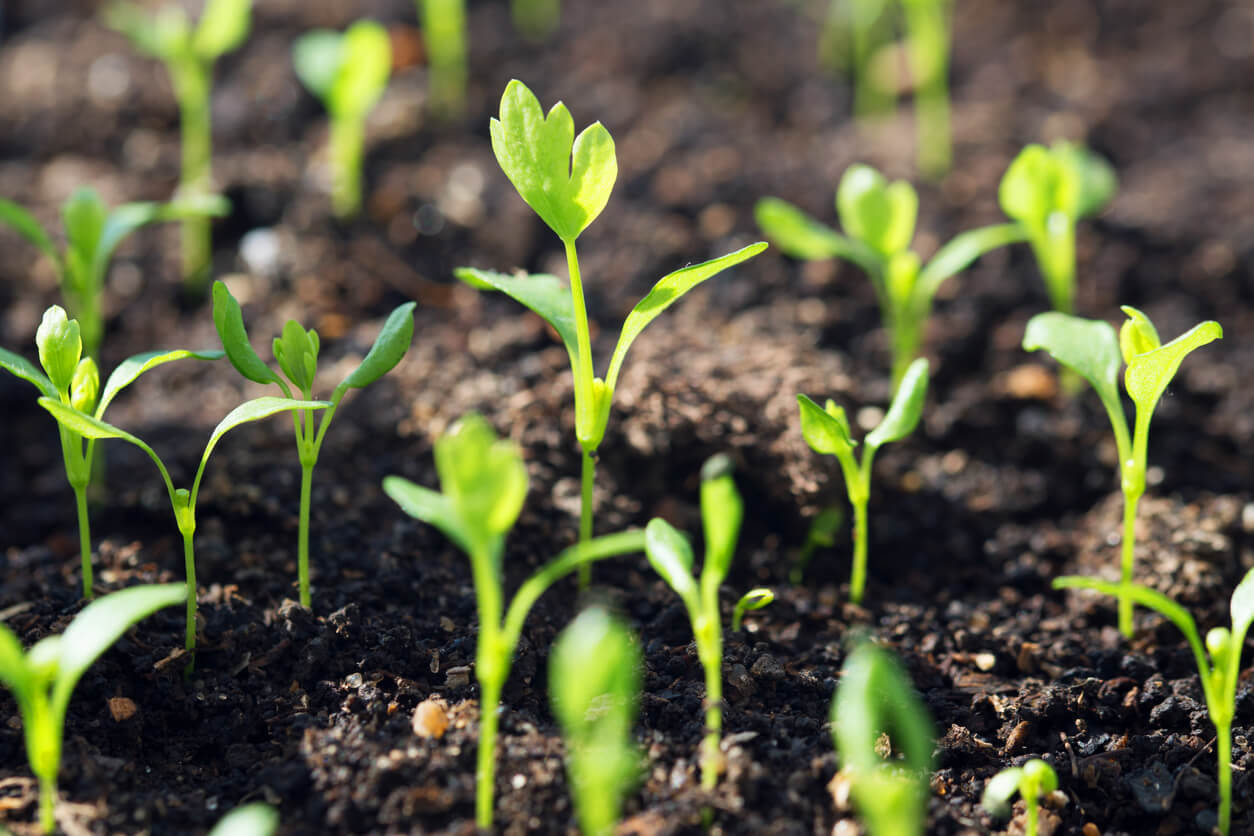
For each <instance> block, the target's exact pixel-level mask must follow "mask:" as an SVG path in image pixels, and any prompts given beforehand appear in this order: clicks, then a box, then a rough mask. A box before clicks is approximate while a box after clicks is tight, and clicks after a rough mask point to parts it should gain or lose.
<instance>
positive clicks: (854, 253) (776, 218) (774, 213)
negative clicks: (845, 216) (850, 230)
mask: <svg viewBox="0 0 1254 836" xmlns="http://www.w3.org/2000/svg"><path fill="white" fill-rule="evenodd" d="M753 216H754V219H755V220H757V222H758V227H759V228H760V229H761V230H762V232H763V233H764V234H765V235H766V237H767V238H770V239H771V243H773V244H774V245H775V246H777V247H779V248H780V249H781V250H783V251H784V253H785V255H789V256H792V257H793V258H803V259H808V260H818V259H824V258H843V259H845V260H846V261H852V262H853V263H854V264H856V265H858V266H859V267H861V268H862V269H863V270H865V271H866V272H867V273H868V274H870V275H872V276H878V275H880V274H881V273H883V272H884V267H885V265H884V259H883V257H882V256H880V254H879V253H877V252H875V251H874V250H873V249H871V248H870V247H868V246H867V245H866V244H864V243H862V242H861V241H855V240H854V239H853V238H848V237H846V236H844V235H841V234H840V233H838V232H836V231H835V230H833V229H831V228H829V227H828V226H826V225H824V224H822V223H819V222H818V221H817V220H815V219H814V218H812V217H810V216H809V215H807V214H806V213H805V212H802V211H801V210H800V209H798V208H797V207H796V206H793V205H792V204H791V203H788V202H786V201H783V200H780V199H779V198H775V197H766V198H763V199H762V200H759V201H758V202H757V205H756V206H754V207H753Z"/></svg>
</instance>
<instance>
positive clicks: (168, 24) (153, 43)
mask: <svg viewBox="0 0 1254 836" xmlns="http://www.w3.org/2000/svg"><path fill="white" fill-rule="evenodd" d="M104 23H105V25H106V26H108V27H109V28H110V29H114V30H116V31H118V32H121V33H122V34H123V35H125V36H126V37H128V38H130V40H131V43H132V44H133V45H134V46H135V48H136V49H138V50H139V51H140V52H143V53H146V54H147V55H150V56H152V57H153V58H157V59H159V60H162V61H166V60H169V59H170V58H173V57H174V56H175V55H176V54H178V53H179V52H182V51H184V50H186V49H187V48H188V46H189V44H190V40H191V27H190V26H189V24H188V22H187V15H186V14H185V13H184V12H183V10H182V9H181V8H179V7H178V6H176V5H173V4H171V5H166V6H163V7H161V9H159V10H158V11H157V13H156V14H155V15H150V14H148V12H147V11H146V10H144V9H143V8H141V7H140V6H137V5H135V4H134V3H127V2H115V3H112V4H110V5H109V6H108V7H107V8H106V9H105V12H104Z"/></svg>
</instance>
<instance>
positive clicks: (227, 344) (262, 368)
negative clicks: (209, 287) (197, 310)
mask: <svg viewBox="0 0 1254 836" xmlns="http://www.w3.org/2000/svg"><path fill="white" fill-rule="evenodd" d="M213 325H214V327H215V328H217V329H218V338H219V339H221V340H222V347H223V348H224V349H226V357H227V359H228V360H230V361H231V365H232V366H234V367H235V370H236V371H238V372H239V373H240V374H242V375H243V376H244V377H246V378H248V379H249V380H251V381H253V382H254V383H279V376H278V375H277V374H275V373H274V370H273V369H271V368H270V367H269V366H267V365H266V364H265V363H263V362H261V358H260V357H258V356H257V352H256V351H253V347H252V345H251V344H250V343H249V342H248V331H247V330H246V329H245V327H244V312H243V311H242V310H240V306H239V302H236V301H235V297H234V296H232V295H231V291H230V290H229V289H228V288H227V286H226V284H225V283H223V282H222V281H221V280H218V281H215V282H214V283H213Z"/></svg>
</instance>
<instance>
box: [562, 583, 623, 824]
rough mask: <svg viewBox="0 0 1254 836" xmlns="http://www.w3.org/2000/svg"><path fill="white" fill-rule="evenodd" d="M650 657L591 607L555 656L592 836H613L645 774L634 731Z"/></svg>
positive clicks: (565, 728) (578, 807) (582, 813)
mask: <svg viewBox="0 0 1254 836" xmlns="http://www.w3.org/2000/svg"><path fill="white" fill-rule="evenodd" d="M643 664H644V660H643V658H642V657H641V654H640V644H639V642H637V641H636V639H635V637H634V636H632V634H631V630H629V629H627V627H626V626H625V625H624V624H623V623H622V622H620V621H619V620H618V619H616V618H614V617H613V616H611V615H610V614H609V613H608V612H606V611H605V609H603V608H601V607H593V608H591V609H587V610H584V611H583V612H582V613H580V614H579V616H578V617H577V618H576V619H575V620H574V621H572V622H571V623H570V626H569V627H567V628H566V629H565V630H563V631H562V633H561V635H560V636H558V637H557V642H556V643H554V645H553V652H552V654H551V655H550V656H549V702H550V704H551V705H552V706H553V716H555V717H556V718H557V721H558V723H559V724H560V725H561V727H562V736H563V737H564V738H565V740H566V772H567V775H568V776H569V778H570V786H571V790H572V794H573V795H574V798H575V813H576V815H577V816H578V818H579V828H580V830H582V831H583V833H584V836H610V834H612V833H613V832H614V826H615V825H616V824H618V816H619V812H620V810H621V809H622V800H623V796H624V795H625V794H626V793H627V792H629V791H630V789H631V787H632V786H633V785H634V784H635V783H636V781H637V780H638V779H639V777H640V764H639V761H640V752H639V750H638V749H637V747H636V746H635V745H634V744H633V743H632V741H631V727H632V724H633V723H635V720H636V711H637V709H638V708H639V704H640V669H641V667H642V666H643Z"/></svg>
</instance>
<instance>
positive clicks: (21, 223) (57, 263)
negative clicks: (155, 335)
mask: <svg viewBox="0 0 1254 836" xmlns="http://www.w3.org/2000/svg"><path fill="white" fill-rule="evenodd" d="M228 208H229V204H228V203H227V202H226V200H225V199H224V198H221V197H217V196H209V195H201V196H197V197H194V198H191V197H189V198H188V199H181V200H176V201H174V202H173V203H126V204H123V205H121V206H119V207H117V208H115V209H113V210H112V211H110V210H109V207H107V206H105V204H104V201H102V200H101V199H100V195H99V194H97V193H96V190H95V189H90V188H86V187H83V188H79V189H75V190H74V193H73V194H72V195H70V198H69V200H67V201H66V202H65V203H63V204H62V205H61V221H62V224H63V228H64V232H65V249H64V250H58V249H57V247H56V244H54V243H53V242H52V236H50V235H49V234H48V233H47V231H46V230H45V229H44V228H43V227H42V226H40V224H39V221H37V220H35V217H34V215H32V214H31V213H30V212H28V211H26V210H25V209H23V208H22V207H21V206H18V205H17V204H16V203H13V202H11V201H8V200H4V199H3V198H0V223H5V224H8V225H9V226H11V227H12V228H13V229H14V230H16V231H17V233H18V234H20V235H21V236H22V237H23V238H25V239H26V240H27V241H29V242H30V243H31V244H34V245H35V246H36V247H38V248H39V251H40V252H42V253H43V254H44V255H45V256H46V257H47V258H48V260H49V261H51V262H52V264H53V266H54V268H55V269H56V273H57V279H58V280H59V282H60V284H61V295H62V296H63V297H64V299H65V304H66V306H67V307H68V308H69V310H70V313H71V314H72V315H73V316H74V318H75V319H77V320H78V321H79V326H80V329H81V331H82V338H83V347H84V353H86V355H87V356H88V357H91V358H93V359H95V358H97V357H99V356H100V340H101V338H102V337H103V336H104V316H103V314H102V313H101V306H100V297H101V295H102V294H103V293H104V283H105V277H106V276H107V275H108V273H109V262H110V260H111V259H112V258H113V251H114V250H115V249H117V247H118V245H119V244H121V243H122V241H123V240H125V238H126V236H128V235H130V234H131V233H132V232H134V231H135V230H136V229H138V228H139V227H141V226H144V225H146V224H153V223H161V222H164V221H175V220H181V219H186V218H199V217H208V216H221V215H225V214H226V213H227V210H228Z"/></svg>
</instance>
